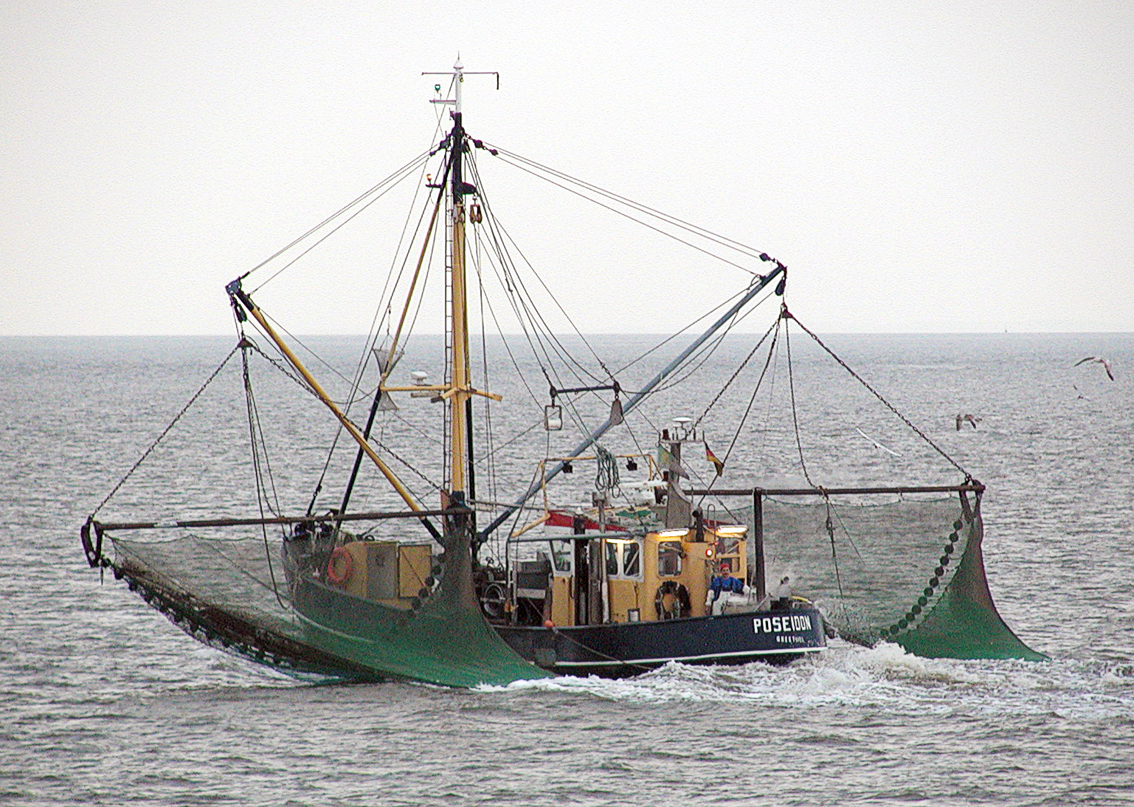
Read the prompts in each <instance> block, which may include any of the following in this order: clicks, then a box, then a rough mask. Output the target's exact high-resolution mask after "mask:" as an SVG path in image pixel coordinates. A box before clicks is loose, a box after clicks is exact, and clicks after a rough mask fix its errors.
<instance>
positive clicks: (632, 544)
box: [606, 538, 642, 579]
mask: <svg viewBox="0 0 1134 807" xmlns="http://www.w3.org/2000/svg"><path fill="white" fill-rule="evenodd" d="M606 575H607V577H630V578H635V579H638V578H641V576H642V546H641V544H640V543H638V541H636V540H626V539H624V538H608V539H607V540H606Z"/></svg>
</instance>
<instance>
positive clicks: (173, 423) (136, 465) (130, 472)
mask: <svg viewBox="0 0 1134 807" xmlns="http://www.w3.org/2000/svg"><path fill="white" fill-rule="evenodd" d="M241 347H242V342H237V344H236V345H235V346H234V347H233V348H232V350H231V351H229V354H228V355H227V356H225V357H224V360H223V361H222V362H221V363H220V365H219V366H218V367H217V368H216V369H215V370H213V372H212V374H211V375H210V376H209V377H208V378H207V379H205V383H204V384H202V385H201V387H200V389H198V390H197V391H196V392H195V393H193V395H192V397H190V398H189V401H188V402H187V403H186V404H185V406H183V407H181V410H180V411H179V412H178V413H177V414H176V415H174V416H173V420H171V421H170V422H169V425H168V426H166V427H165V428H164V429H163V430H162V432H161V434H159V435H158V436H157V438H156V439H155V440H154V441H153V442H152V443H151V444H150V446H149V448H147V449H146V450H145V451H143V452H142V456H141V457H139V458H138V460H137V462H135V463H134V465H133V466H131V468H130V470H128V471H127V472H126V474H125V475H124V476H123V477H122V478H121V479H120V480H118V483H117V484H116V485H115V486H114V487H113V488H111V489H110V493H108V494H106V497H105V498H104V499H103V500H102V501H101V502H99V505H98V507H96V508H95V509H94V510H93V511H92V512H91V514H90V516H89V517H88V518H89V519H91V520H93V519H94V517H95V516H97V515H98V514H99V512H100V511H101V510H102V508H103V507H105V506H106V503H107V502H109V501H110V500H111V499H112V498H113V497H114V494H116V493H117V492H118V491H119V489H120V488H121V487H122V486H123V485H124V484H126V481H127V480H128V479H129V478H130V477H131V476H133V475H134V472H135V471H137V470H138V468H140V467H141V465H142V463H144V462H145V461H146V459H147V458H148V457H149V456H150V454H152V453H153V452H154V450H155V449H156V448H157V447H158V444H159V443H161V441H162V440H164V439H165V437H166V436H167V435H168V434H169V432H170V431H171V430H172V429H173V427H174V426H176V425H177V422H178V421H179V420H181V418H182V417H183V416H184V415H185V413H186V412H188V411H189V409H190V407H192V406H193V404H195V403H196V402H197V399H198V398H200V397H201V395H202V394H203V393H204V392H205V390H206V389H208V387H209V385H210V384H212V383H213V380H214V379H215V378H216V377H217V376H218V375H220V372H221V370H223V369H224V368H225V366H226V365H227V364H228V363H229V361H230V360H231V359H232V357H233V356H235V355H236V351H238V350H240V348H241Z"/></svg>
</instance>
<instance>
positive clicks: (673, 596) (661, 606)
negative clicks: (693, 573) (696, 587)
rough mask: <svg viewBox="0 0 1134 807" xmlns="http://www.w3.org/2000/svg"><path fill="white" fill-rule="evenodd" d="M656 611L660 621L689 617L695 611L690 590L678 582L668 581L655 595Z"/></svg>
mask: <svg viewBox="0 0 1134 807" xmlns="http://www.w3.org/2000/svg"><path fill="white" fill-rule="evenodd" d="M667 598H668V603H669V604H668V606H667V604H666V601H667ZM654 610H656V611H657V613H658V619H677V618H678V617H681V616H688V615H689V614H690V613H691V612H692V610H693V604H692V603H691V602H690V600H689V589H687V588H686V587H685V586H683V585H682V584H681V583H678V582H677V581H676V580H666V581H665V582H664V583H662V584H661V585H660V586H658V590H657V591H656V592H655V593H654Z"/></svg>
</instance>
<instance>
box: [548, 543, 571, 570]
mask: <svg viewBox="0 0 1134 807" xmlns="http://www.w3.org/2000/svg"><path fill="white" fill-rule="evenodd" d="M550 546H551V565H552V567H554V569H555V571H556V572H557V573H559V574H570V573H571V563H572V552H571V549H572V547H571V542H570V541H554V542H552V543H551V544H550Z"/></svg>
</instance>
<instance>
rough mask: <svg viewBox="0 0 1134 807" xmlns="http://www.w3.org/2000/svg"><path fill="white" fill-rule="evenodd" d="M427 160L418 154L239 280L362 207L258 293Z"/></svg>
mask: <svg viewBox="0 0 1134 807" xmlns="http://www.w3.org/2000/svg"><path fill="white" fill-rule="evenodd" d="M428 158H429V153H428V152H425V153H423V154H419V155H418V156H417V157H415V158H413V159H412V160H410V162H408V163H406V164H405V165H403V166H402V167H401V168H399V169H398V170H396V171H395V172H394V173H392V174H390V176H388V177H387V178H386V179H383V180H382V181H381V182H379V183H378V184H377V185H375V186H374V187H372V188H370V190H368V191H366V192H365V193H362V194H361V195H359V196H358V197H357V198H355V199H354V200H353V201H351V202H348V203H347V204H345V205H343V207H341V208H339V209H338V210H337V211H335V212H334V213H332V214H331V215H330V216H327V218H325V219H323V221H321V222H319V223H318V224H316V225H315V226H314V227H312V228H311V229H310V230H308V231H307V232H305V233H304V234H303V235H301V236H299V237H298V238H296V239H295V240H294V241H292V242H291V243H290V244H288V245H287V246H286V247H283V248H282V249H279V250H277V251H276V252H275V253H273V254H272V255H270V256H269V257H267V258H265V259H264V260H262V261H261V262H260V263H258V264H256V266H253V267H252V268H251V269H249V270H248V271H247V272H245V273H244V274H242V275H241V276H240V279H242V280H243V279H244V278H246V277H248V276H249V275H251V274H252V273H253V272H256V271H257V270H259V269H262V268H263V267H265V266H267V265H268V264H269V263H271V262H272V261H274V260H275V259H276V258H278V257H280V256H281V255H283V254H284V253H286V252H287V251H288V250H290V249H292V248H293V247H295V246H297V245H298V244H300V243H302V242H303V241H305V240H307V239H308V238H310V237H311V236H312V235H314V234H315V233H317V232H319V231H320V230H322V229H323V228H324V227H326V226H327V225H328V224H330V223H331V222H333V221H335V220H337V219H338V218H339V217H340V216H342V215H344V214H345V213H346V212H347V211H349V210H351V209H352V208H354V207H356V206H358V205H360V204H361V205H362V206H361V208H360V209H358V210H356V211H355V212H354V213H352V214H351V215H350V216H348V217H347V218H346V219H345V220H344V221H342V222H340V223H339V224H338V225H337V226H336V227H334V228H332V229H331V231H330V232H329V233H327V234H326V235H324V236H323V237H322V238H320V239H318V240H317V241H316V242H315V243H314V244H312V245H311V246H310V247H308V248H307V249H305V250H303V251H302V252H301V253H299V255H297V256H296V257H295V258H293V259H292V260H290V261H288V262H287V263H286V264H284V265H283V266H282V267H280V268H279V269H277V270H276V271H275V272H273V273H272V274H271V275H270V276H269V277H268V278H267V280H265V281H264V282H263V283H261V284H260V285H259V286H257V287H256V288H255V289H252V292H251V293H255V292H257V291H259V290H260V289H262V288H264V286H266V285H267V284H268V283H271V282H272V281H273V280H274V279H275V278H277V277H279V275H280V274H281V273H282V272H284V271H285V270H287V269H288V268H290V267H291V266H293V265H295V262H296V261H298V260H299V259H300V258H302V257H303V256H304V255H306V254H308V253H309V252H311V250H313V249H314V248H315V247H317V246H319V244H321V243H323V242H324V241H326V240H327V239H328V238H330V237H331V236H332V235H334V234H335V233H336V232H338V231H339V230H340V229H342V228H343V227H344V226H345V225H346V224H347V223H349V222H350V221H352V220H353V219H354V218H355V217H357V216H358V215H360V214H361V213H362V212H363V211H364V210H366V209H367V208H368V207H370V205H372V204H374V203H375V202H376V201H378V200H379V199H381V198H382V197H383V196H385V195H386V194H387V193H388V192H389V191H391V190H393V188H395V187H396V186H397V185H398V184H400V183H401V182H402V180H404V179H405V178H406V177H407V176H409V173H410V172H411V171H412V170H413V169H414V168H415V167H416V165H417V164H418V163H419V162H423V161H424V160H427V159H428ZM387 183H392V184H390V186H389V187H388V188H385V190H383V186H385V185H386V184H387ZM379 191H381V192H380V193H379ZM374 194H377V195H376V196H374V198H373V199H370V201H369V202H366V203H365V204H362V203H363V202H364V201H365V200H366V199H368V198H370V197H371V196H372V195H374Z"/></svg>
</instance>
